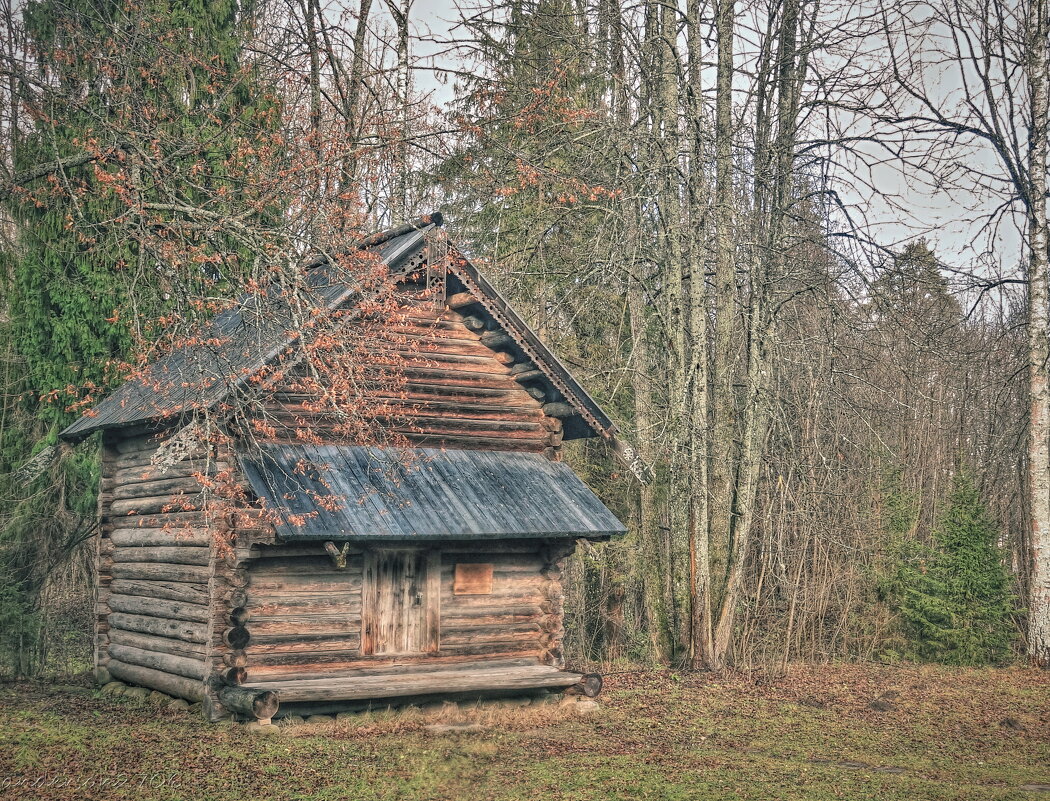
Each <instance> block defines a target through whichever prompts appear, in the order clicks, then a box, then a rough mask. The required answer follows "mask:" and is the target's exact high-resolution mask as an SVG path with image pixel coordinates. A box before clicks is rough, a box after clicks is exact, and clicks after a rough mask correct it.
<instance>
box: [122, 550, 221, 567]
mask: <svg viewBox="0 0 1050 801" xmlns="http://www.w3.org/2000/svg"><path fill="white" fill-rule="evenodd" d="M113 561H114V562H157V563H165V564H174V565H206V564H208V563H209V562H210V561H211V548H208V547H207V546H205V547H199V546H195V545H172V546H156V547H151V548H116V549H115V550H114V551H113Z"/></svg>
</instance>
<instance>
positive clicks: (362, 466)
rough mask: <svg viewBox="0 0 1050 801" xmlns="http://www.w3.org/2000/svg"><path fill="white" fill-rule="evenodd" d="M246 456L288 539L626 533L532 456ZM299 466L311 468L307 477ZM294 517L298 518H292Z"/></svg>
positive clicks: (298, 449) (583, 492)
mask: <svg viewBox="0 0 1050 801" xmlns="http://www.w3.org/2000/svg"><path fill="white" fill-rule="evenodd" d="M260 449H261V453H259V454H257V455H253V456H247V455H242V456H241V457H240V462H241V467H242V469H243V470H244V474H245V476H246V477H247V479H248V483H249V484H250V485H251V488H252V491H253V492H254V493H255V494H256V495H257V496H258V497H259V498H261V499H263V500H264V501H265V503H266V505H267V507H268V508H270V509H275V510H278V511H279V512H280V515H281V517H282V518H283V519H282V520H281V522H280V523H279V524H278V526H277V531H278V534H279V536H281V537H282V538H283V539H287V540H316V539H326V540H327V539H398V540H413V539H421V540H438V539H505V538H517V537H572V538H587V537H608V536H611V535H614V534H622V533H623V532H624V531H626V529H625V528H624V526H623V524H622V523H620V521H619V520H617V519H616V516H615V515H613V513H612V512H610V511H609V509H607V508H606V506H605V505H604V504H603V503H602V502H601V501H600V500H599V499H598V497H597V496H596V495H595V494H594V493H593V492H591V491H590V490H589V489H588V488H587V486H586V485H585V484H584V483H583V482H582V481H581V480H580V478H579V477H578V476H577V475H576V474H575V473H574V472H573V471H572V469H571V468H570V467H569V466H568V465H566V464H565V463H563V462H552V461H550V460H548V459H547V458H545V457H544V456H542V455H541V454H534V453H517V452H514V453H511V452H506V451H461V450H439V449H435V448H412V449H387V448H376V447H366V446H338V445H284V444H264V445H262V446H260ZM300 463H304V464H306V465H308V466H309V467H308V469H307V470H305V471H303V470H300V469H298V466H299V465H300ZM292 516H296V517H305V519H304V520H295V521H293V520H290V519H289V518H290V517H292Z"/></svg>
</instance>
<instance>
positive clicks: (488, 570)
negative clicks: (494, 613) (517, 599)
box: [452, 562, 492, 595]
mask: <svg viewBox="0 0 1050 801" xmlns="http://www.w3.org/2000/svg"><path fill="white" fill-rule="evenodd" d="M452 594H453V595H491V594H492V565H485V564H470V563H462V562H461V563H459V564H457V565H456V572H455V578H454V579H453V582H452Z"/></svg>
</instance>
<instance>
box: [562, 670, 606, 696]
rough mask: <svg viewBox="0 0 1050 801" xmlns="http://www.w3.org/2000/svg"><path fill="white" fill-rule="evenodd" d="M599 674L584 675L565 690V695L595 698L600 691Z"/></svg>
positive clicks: (600, 678) (601, 682)
mask: <svg viewBox="0 0 1050 801" xmlns="http://www.w3.org/2000/svg"><path fill="white" fill-rule="evenodd" d="M603 683H604V682H603V681H602V674H601V673H584V674H583V675H582V676H581V677H580V680H579V681H578V682H576V683H575V684H574V685H572V686H571V687H569V688H568V689H566V690H565V692H566V694H567V695H584V696H586V697H588V698H597V697H598V693H600V692H601V691H602V684H603Z"/></svg>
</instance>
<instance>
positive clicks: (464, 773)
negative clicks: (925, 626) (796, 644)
mask: <svg viewBox="0 0 1050 801" xmlns="http://www.w3.org/2000/svg"><path fill="white" fill-rule="evenodd" d="M606 686H607V690H606V692H605V694H604V695H603V697H602V700H603V702H604V709H603V711H602V712H601V713H600V714H599V715H597V716H593V717H576V716H573V715H572V714H570V713H567V712H566V711H564V710H561V709H560V708H559V707H557V706H546V707H543V708H540V709H535V708H532V707H528V708H525V709H522V710H503V711H501V712H500V713H499V714H498V715H497V716H496V717H495V718H494V719H493V720H490V721H489V722H492V723H493V725H492V727H491V728H490V729H488V730H487V731H485V732H483V733H481V734H471V735H454V736H435V735H431V734H428V733H427V732H426V730H425V728H424V726H425V724H426V723H427V720H425V719H423V718H420V717H418V716H417V717H415V718H407V719H404V720H398V719H391V720H379V721H371V722H370V721H364V722H361V721H354V722H332V723H321V724H314V725H300V726H296V727H292V728H288V729H285V730H283V731H282V733H281V735H280V736H273V737H261V736H259V735H257V734H253V733H251V732H248V731H245V730H244V729H241V728H239V727H236V726H231V725H215V726H210V725H207V724H205V723H203V722H202V721H200V720H198V719H195V718H193V717H190V716H189V715H187V714H185V713H179V712H175V711H170V710H167V709H164V708H158V707H153V706H150V705H149V704H147V703H140V702H134V701H131V700H129V699H124V698H119V697H116V698H112V697H103V696H100V695H99V694H98V693H94V692H84V691H81V692H77V691H75V690H74V689H71V688H69V687H63V688H56V687H49V686H47V685H35V684H17V685H4V686H0V797H2V798H20V799H21V798H31V799H48V800H50V799H77V800H78V801H79V800H80V799H107V801H109V800H110V799H114V800H115V799H151V800H152V799H157V800H158V801H160V800H161V799H165V800H167V799H170V800H171V801H185V800H186V799H216V800H217V801H218V800H219V799H222V800H223V801H226V800H227V799H282V800H283V799H289V800H291V799H332V801H336V800H339V801H342V800H343V799H353V801H371V800H372V799H375V800H376V801H380V800H382V801H387V800H388V799H389V800H390V801H393V799H398V800H399V801H403V800H404V799H441V800H442V801H447V800H448V799H469V800H470V801H486V800H487V799H492V800H493V801H497V800H500V801H502V800H503V799H507V800H508V801H509V800H510V799H522V800H525V801H537V800H538V799H555V800H556V801H591V799H593V800H594V801H612V800H614V799H631V801H634V800H635V799H654V800H658V801H676V800H677V799H682V801H686V800H688V801H693V800H694V799H719V800H720V801H721V800H722V799H726V800H728V799H755V801H771V800H772V799H785V800H787V799H812V800H813V801H818V800H819V801H823V799H879V800H880V801H894V799H901V800H903V799H907V801H915V799H923V801H941V799H944V800H945V801H947V800H948V799H974V800H975V801H977V800H980V801H989V800H990V799H1039V798H1048V799H1050V792H1045V791H1040V790H1037V789H1025V787H1026V785H1039V784H1042V783H1046V784H1050V725H1048V724H1050V676H1048V674H1047V673H1045V672H1039V671H1034V670H1020V669H1011V670H964V669H948V668H937V667H906V666H905V667H900V666H895V667H884V666H854V665H846V666H830V667H826V666H825V667H815V666H797V667H793V668H791V669H790V670H789V672H788V674H787V675H786V676H783V677H778V678H773V679H770V678H769V677H766V676H759V677H758V679H757V680H756V679H755V678H753V677H748V676H743V675H733V676H728V677H723V678H716V677H711V676H704V675H687V674H672V673H631V674H623V675H619V676H613V677H610V679H609V680H608V681H607V685H606ZM873 702H877V703H875V704H874V706H873Z"/></svg>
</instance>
